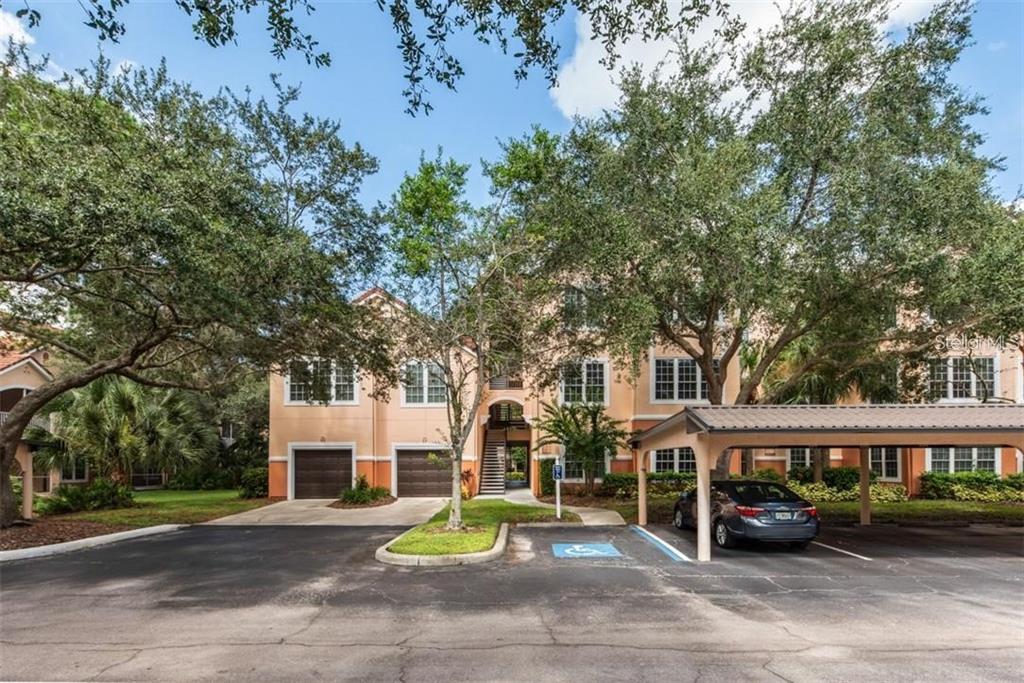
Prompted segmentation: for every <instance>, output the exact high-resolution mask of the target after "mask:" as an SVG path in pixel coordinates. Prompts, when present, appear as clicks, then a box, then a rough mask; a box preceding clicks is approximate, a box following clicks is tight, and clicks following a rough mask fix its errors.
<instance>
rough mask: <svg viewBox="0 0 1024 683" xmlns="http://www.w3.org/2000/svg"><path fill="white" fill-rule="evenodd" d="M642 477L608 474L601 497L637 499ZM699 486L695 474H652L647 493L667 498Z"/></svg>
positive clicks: (648, 481)
mask: <svg viewBox="0 0 1024 683" xmlns="http://www.w3.org/2000/svg"><path fill="white" fill-rule="evenodd" d="M639 481H640V476H639V475H638V474H637V473H636V472H621V473H612V472H608V473H607V474H605V475H604V478H603V479H602V481H601V486H600V488H598V490H597V495H599V496H610V497H615V498H636V497H637V495H638V494H637V487H638V485H639ZM696 486H697V474H696V473H694V472H651V473H650V474H648V475H647V493H648V495H651V496H667V495H672V494H677V493H680V492H682V491H689V490H692V489H693V488H695V487H696Z"/></svg>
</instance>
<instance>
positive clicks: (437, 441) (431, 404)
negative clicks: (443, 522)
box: [269, 346, 1024, 499]
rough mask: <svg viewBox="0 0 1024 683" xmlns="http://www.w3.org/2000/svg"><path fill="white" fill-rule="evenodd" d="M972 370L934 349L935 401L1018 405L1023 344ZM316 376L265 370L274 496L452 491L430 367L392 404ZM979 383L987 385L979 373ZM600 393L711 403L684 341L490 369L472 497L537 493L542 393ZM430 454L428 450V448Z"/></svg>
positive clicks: (624, 456) (896, 451)
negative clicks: (622, 359) (557, 378)
mask: <svg viewBox="0 0 1024 683" xmlns="http://www.w3.org/2000/svg"><path fill="white" fill-rule="evenodd" d="M972 356H973V363H972V364H971V367H975V368H978V369H979V370H980V371H981V373H982V375H984V377H983V378H982V379H979V378H978V377H975V376H974V375H973V374H971V373H969V372H966V373H965V367H967V366H966V361H964V360H958V359H963V358H965V357H966V352H958V351H951V352H949V353H946V354H943V355H942V357H940V358H937V359H936V363H935V365H934V367H933V368H932V370H931V376H930V378H929V388H930V389H931V390H932V392H933V393H934V398H935V400H937V401H978V398H977V397H978V396H979V394H980V393H981V389H982V387H988V388H989V391H988V393H989V395H990V396H991V397H994V398H996V399H998V400H1001V401H1009V402H1022V403H1024V396H1022V391H1024V381H1022V379H1021V376H1020V375H1021V370H1020V368H1021V362H1020V357H1019V352H1018V351H1016V350H1014V349H1005V348H996V347H993V348H991V349H975V350H974V351H972ZM308 362H309V363H311V366H310V370H311V371H312V372H318V373H322V376H324V377H328V378H329V382H328V383H329V384H330V386H331V400H330V401H329V403H327V404H325V403H324V402H323V401H318V402H311V401H310V400H309V391H310V388H309V387H308V386H306V385H305V384H303V383H302V382H297V381H293V380H292V378H291V377H289V376H287V375H280V374H272V375H271V377H270V450H269V461H270V462H269V468H270V495H271V496H272V497H279V498H289V499H292V498H334V497H337V496H338V495H339V493H340V492H341V490H343V489H344V488H348V487H349V486H351V485H352V484H353V483H354V482H355V480H356V478H357V477H359V476H360V475H361V476H365V477H366V479H367V481H368V482H369V483H370V484H371V485H374V486H383V487H386V488H388V489H390V490H391V492H392V494H393V495H395V496H397V497H399V498H401V497H407V496H448V495H450V494H451V478H450V470H445V469H444V468H443V467H442V466H440V464H441V463H440V462H439V458H437V457H435V456H436V454H441V453H443V452H444V448H445V446H444V441H445V439H444V434H445V433H446V431H447V429H446V416H445V393H444V388H443V386H442V385H441V384H440V383H439V382H437V381H435V380H433V379H432V372H433V370H432V369H431V367H429V366H428V365H426V364H423V363H417V362H412V363H410V364H409V365H407V366H406V367H405V368H404V370H405V371H407V372H408V377H410V381H409V382H408V383H407V384H403V385H402V386H399V387H397V388H393V389H392V390H391V392H390V395H389V398H388V400H386V401H384V400H376V399H374V398H372V394H373V393H374V387H373V386H372V384H371V380H369V379H364V378H360V377H359V375H358V373H357V372H356V371H354V370H353V369H351V368H344V367H341V366H338V365H336V364H332V363H330V362H329V361H317V360H313V361H308ZM739 375H740V370H739V361H738V359H734V360H733V361H732V363H731V365H730V367H729V368H728V378H727V381H726V386H725V391H724V396H725V397H726V399H728V398H729V397H732V396H735V395H736V393H737V390H738V383H739ZM982 380H984V381H982ZM582 400H587V401H598V402H601V403H603V404H604V405H605V406H606V410H607V413H608V414H609V415H610V416H611V417H613V418H615V419H617V420H622V421H623V422H624V423H625V424H624V427H625V428H626V429H628V430H636V431H641V430H645V429H649V428H651V427H653V426H655V425H657V424H659V423H660V422H661V421H663V420H665V419H666V418H668V417H670V416H672V415H674V414H676V413H678V412H679V411H680V410H682V409H684V408H685V407H686V406H688V405H704V404H707V403H708V401H707V389H706V386H705V384H704V382H703V378H702V376H701V371H700V368H699V367H698V366H697V364H696V362H695V361H694V360H693V359H692V358H690V357H689V356H687V354H685V353H683V352H682V351H681V350H679V349H675V348H672V347H669V346H662V347H657V348H652V349H651V350H650V351H649V352H648V354H647V357H646V358H644V359H643V361H642V363H641V365H640V371H639V373H638V375H637V376H636V377H634V378H632V380H631V379H630V378H629V377H627V376H626V375H625V374H624V371H623V370H622V369H620V368H616V367H615V366H614V365H613V364H612V363H611V362H610V361H609V359H608V358H607V357H594V358H588V359H583V360H580V361H579V362H578V363H576V364H573V365H571V366H570V367H569V369H568V370H567V372H565V373H564V374H563V379H562V381H561V383H560V385H559V386H558V387H557V389H554V390H547V391H540V392H538V391H534V390H533V389H531V387H530V386H529V383H528V381H526V382H524V380H523V378H519V377H496V378H494V379H493V380H492V381H491V382H490V385H489V387H488V389H487V391H486V395H485V397H484V400H483V402H482V404H481V408H480V411H479V414H478V415H477V419H476V420H475V423H474V427H473V430H472V433H471V435H470V440H469V447H468V448H467V449H466V452H465V454H464V462H463V472H464V483H465V484H466V485H467V486H468V487H469V489H470V491H471V492H472V493H474V494H476V493H501V492H503V491H504V489H505V485H506V481H505V480H506V477H508V478H509V479H510V480H511V479H513V475H512V474H507V473H508V472H512V471H514V472H515V475H514V477H515V478H516V479H522V480H525V482H526V484H528V485H529V486H530V488H531V489H532V490H533V492H534V493H539V492H540V487H539V481H538V477H539V463H540V461H541V460H543V459H546V458H554V457H556V456H557V455H558V454H559V453H558V448H557V447H555V446H550V447H545V448H544V449H541V450H540V451H537V450H535V445H536V443H537V440H538V436H539V435H538V433H537V429H536V427H535V423H536V421H537V419H538V418H539V417H540V416H541V413H542V403H544V402H564V401H582ZM432 454H435V455H432ZM641 455H642V454H641V453H639V452H636V451H635V450H632V451H631V450H629V449H622V450H620V452H617V453H609V454H608V457H607V459H606V462H605V470H606V471H610V472H634V471H637V469H638V467H639V465H640V461H641ZM647 455H649V463H650V465H649V467H650V469H651V470H652V471H656V472H657V471H693V470H694V469H695V462H694V457H693V453H692V452H691V451H689V449H686V448H679V449H668V450H663V451H656V452H653V453H650V454H647ZM858 457H859V454H858V452H857V449H831V450H830V451H829V460H830V464H831V465H832V466H840V465H857V463H858ZM810 464H811V456H810V452H809V450H808V449H807V448H780V449H774V450H758V451H754V452H751V453H747V454H746V455H745V456H744V454H742V453H740V452H738V451H737V452H736V453H734V454H733V457H732V460H731V470H732V471H734V472H747V471H750V470H753V469H764V468H771V469H775V470H777V471H779V472H786V471H788V470H789V469H790V468H791V467H793V466H795V465H810ZM871 465H872V469H873V470H875V471H876V473H877V474H878V476H879V478H880V479H881V480H882V481H893V482H902V483H904V484H905V485H906V486H907V487H908V488H909V489H910V490H911V492H916V490H917V488H918V483H917V479H918V477H919V476H920V474H921V473H922V472H924V471H928V470H932V469H936V470H943V471H962V470H965V469H991V470H993V471H996V472H999V473H1002V474H1008V473H1011V472H1017V471H1020V467H1021V464H1020V462H1019V456H1018V455H1017V454H1016V453H1015V452H1011V449H1002V450H1001V451H1000V449H994V450H993V449H990V448H983V447H982V448H973V449H971V448H964V447H959V448H948V449H939V448H931V449H914V448H896V447H893V448H875V449H872V457H871ZM565 475H566V481H567V482H568V483H572V482H573V481H574V480H575V481H579V480H580V478H581V473H580V471H579V467H578V465H575V464H574V463H573V462H572V460H571V457H569V458H567V461H566V463H565Z"/></svg>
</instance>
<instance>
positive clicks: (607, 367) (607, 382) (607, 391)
mask: <svg viewBox="0 0 1024 683" xmlns="http://www.w3.org/2000/svg"><path fill="white" fill-rule="evenodd" d="M573 362H574V363H579V364H580V372H581V373H582V374H583V397H584V398H586V396H587V369H586V367H585V366H586V364H587V363H600V364H601V365H602V366H603V367H604V396H603V397H602V399H601V405H603V406H608V404H609V402H610V396H611V385H612V373H611V363H609V362H608V359H607V358H584V359H582V360H578V361H573ZM558 403H559V405H565V404H566V400H565V380H563V379H561V378H559V380H558ZM571 403H588V401H582V402H578V401H572V402H571Z"/></svg>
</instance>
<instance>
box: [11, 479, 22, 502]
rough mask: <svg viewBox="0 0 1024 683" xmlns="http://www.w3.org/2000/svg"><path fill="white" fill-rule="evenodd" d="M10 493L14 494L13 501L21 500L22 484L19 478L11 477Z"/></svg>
mask: <svg viewBox="0 0 1024 683" xmlns="http://www.w3.org/2000/svg"><path fill="white" fill-rule="evenodd" d="M10 479H11V491H12V492H13V494H14V500H21V493H22V490H23V486H24V484H23V483H22V481H21V477H11V478H10Z"/></svg>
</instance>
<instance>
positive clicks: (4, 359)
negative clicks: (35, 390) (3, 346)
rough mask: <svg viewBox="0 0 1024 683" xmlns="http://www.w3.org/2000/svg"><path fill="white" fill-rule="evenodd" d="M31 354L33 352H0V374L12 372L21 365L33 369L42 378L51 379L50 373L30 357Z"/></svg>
mask: <svg viewBox="0 0 1024 683" xmlns="http://www.w3.org/2000/svg"><path fill="white" fill-rule="evenodd" d="M32 353H33V351H12V350H0V372H6V371H8V370H13V369H15V368H16V367H18V366H19V365H22V364H28V365H31V366H33V367H35V369H36V370H38V371H39V372H40V373H41V374H42V375H43V377H46V378H47V379H53V375H52V374H51V373H50V371H49V370H47V369H46V368H45V367H43V365H42V363H40V362H39V361H37V360H36V359H35V358H34V357H33V356H32Z"/></svg>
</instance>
